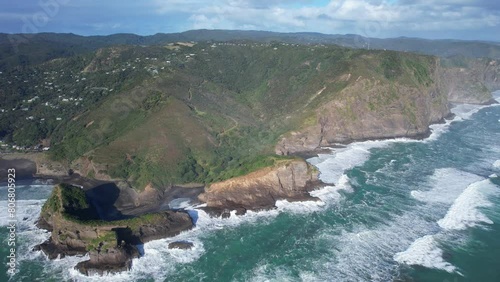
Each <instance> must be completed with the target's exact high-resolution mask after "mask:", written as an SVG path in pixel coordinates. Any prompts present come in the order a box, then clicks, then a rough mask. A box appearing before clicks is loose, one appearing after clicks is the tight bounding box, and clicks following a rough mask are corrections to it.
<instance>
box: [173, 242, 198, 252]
mask: <svg viewBox="0 0 500 282" xmlns="http://www.w3.org/2000/svg"><path fill="white" fill-rule="evenodd" d="M193 246H194V244H193V243H191V242H187V241H176V242H172V243H170V244H168V248H169V249H181V250H189V249H192V248H193Z"/></svg>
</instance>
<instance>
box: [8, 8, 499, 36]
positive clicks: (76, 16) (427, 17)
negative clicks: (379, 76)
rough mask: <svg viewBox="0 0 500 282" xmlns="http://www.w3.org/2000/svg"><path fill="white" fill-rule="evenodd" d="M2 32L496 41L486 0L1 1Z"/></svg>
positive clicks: (495, 11)
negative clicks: (198, 32)
mask: <svg viewBox="0 0 500 282" xmlns="http://www.w3.org/2000/svg"><path fill="white" fill-rule="evenodd" d="M0 7H1V10H0V32H5V33H36V32H64V33H76V34H81V35H107V34H114V33H136V34H140V35H151V34H155V33H172V32H182V31H186V30H191V29H240V30H267V31H278V32H321V33H327V34H348V33H349V34H359V35H363V36H367V37H379V38H383V37H398V36H410V37H422V38H430V39H435V38H452V39H465V40H471V39H476V40H490V41H500V32H499V31H500V2H498V1H488V0H476V1H474V0H441V1H431V0H331V1H328V0H292V1H286V0H213V1H202V0H145V1H141V2H139V1H130V0H121V1H117V0H110V1H97V0H80V1H76V0H25V1H22V2H21V1H16V2H13V1H10V0H0Z"/></svg>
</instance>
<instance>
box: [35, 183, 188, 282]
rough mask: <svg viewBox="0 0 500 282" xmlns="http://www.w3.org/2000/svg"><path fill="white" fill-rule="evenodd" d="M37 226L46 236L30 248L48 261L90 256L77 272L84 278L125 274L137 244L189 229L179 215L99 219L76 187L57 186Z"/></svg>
mask: <svg viewBox="0 0 500 282" xmlns="http://www.w3.org/2000/svg"><path fill="white" fill-rule="evenodd" d="M38 227H40V228H42V229H47V230H49V231H50V232H51V237H50V238H49V240H47V241H46V242H44V243H42V244H41V245H39V246H37V247H35V249H36V250H42V251H43V252H44V253H45V254H46V255H47V256H48V257H49V258H50V259H56V258H58V257H59V258H63V257H65V256H74V255H85V254H87V253H88V254H89V256H90V260H87V261H84V262H81V263H79V264H78V265H77V266H76V268H77V269H78V270H79V271H80V272H81V273H83V274H85V275H94V274H100V275H103V274H106V273H115V272H120V271H126V270H130V268H131V267H132V259H134V258H137V257H139V256H140V254H139V250H138V248H137V245H140V244H144V243H146V242H149V241H151V240H157V239H161V238H166V237H172V236H175V235H177V234H179V233H180V232H182V231H185V230H189V229H191V228H192V227H193V222H192V220H191V217H190V216H189V215H188V214H187V212H184V211H173V210H168V211H163V212H157V213H150V214H144V215H142V216H138V217H134V218H129V219H122V220H116V221H104V220H101V219H100V218H99V215H98V212H97V210H96V207H95V206H93V205H92V204H90V203H89V201H88V199H87V197H86V195H85V191H84V190H83V189H81V188H80V187H76V186H72V185H68V184H59V185H57V186H56V187H55V188H54V191H53V192H52V195H51V196H50V197H49V199H48V200H47V202H46V203H45V205H44V206H43V208H42V212H41V215H40V219H39V221H38Z"/></svg>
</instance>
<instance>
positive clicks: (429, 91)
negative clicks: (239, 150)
mask: <svg viewBox="0 0 500 282" xmlns="http://www.w3.org/2000/svg"><path fill="white" fill-rule="evenodd" d="M433 60H434V65H433V66H432V67H430V68H429V69H427V70H426V71H425V73H428V78H424V76H422V75H421V74H422V73H424V71H422V70H418V71H417V70H415V75H414V76H412V74H411V73H412V71H411V70H409V71H406V73H405V74H404V75H406V77H404V76H403V77H400V78H399V79H397V80H393V81H390V80H389V81H388V80H385V79H378V78H375V77H372V78H363V77H361V76H360V77H358V78H357V79H356V80H355V82H352V81H351V82H350V83H349V84H348V85H347V87H345V88H344V89H343V90H342V91H340V93H339V94H338V95H337V96H336V97H335V98H333V99H332V100H330V101H329V102H327V103H325V104H324V105H322V106H320V107H319V108H318V109H317V110H316V121H315V122H314V123H313V124H312V125H311V124H309V125H307V126H304V127H303V128H302V129H301V130H297V131H293V132H289V133H287V134H285V135H284V136H282V138H281V140H280V141H279V142H278V144H277V145H276V147H275V151H276V153H277V154H279V155H289V154H299V153H301V152H306V151H314V150H317V149H318V148H321V147H323V146H331V145H333V144H335V143H348V142H352V141H362V140H367V139H384V138H395V137H413V138H418V137H423V136H426V135H427V134H428V133H429V125H430V124H432V123H436V122H439V121H441V120H442V119H443V118H444V117H446V116H447V115H449V103H450V102H454V103H474V104H488V103H492V102H494V100H493V99H492V96H491V92H492V91H494V90H498V89H500V63H499V62H498V61H497V60H489V59H482V60H470V61H468V64H469V66H468V67H467V68H459V67H449V66H448V67H446V68H445V67H441V65H440V61H439V59H437V58H433ZM419 72H420V74H419ZM408 82H410V83H408Z"/></svg>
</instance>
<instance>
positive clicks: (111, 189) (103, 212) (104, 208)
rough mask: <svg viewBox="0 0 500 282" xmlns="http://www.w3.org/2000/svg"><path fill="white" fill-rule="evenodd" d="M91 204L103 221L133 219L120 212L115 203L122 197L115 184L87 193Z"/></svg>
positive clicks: (102, 186) (106, 184) (90, 190)
mask: <svg viewBox="0 0 500 282" xmlns="http://www.w3.org/2000/svg"><path fill="white" fill-rule="evenodd" d="M85 194H86V196H87V199H88V200H89V202H90V204H91V205H93V206H94V207H95V208H96V210H97V213H98V214H99V218H100V219H101V220H106V221H112V220H120V219H127V218H132V217H133V216H130V215H124V214H122V212H121V211H119V210H118V209H117V208H116V206H115V203H116V201H117V200H118V198H119V196H120V189H119V188H118V187H117V186H116V184H115V183H105V184H101V185H99V186H96V187H94V188H92V189H89V190H87V191H86V192H85Z"/></svg>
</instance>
